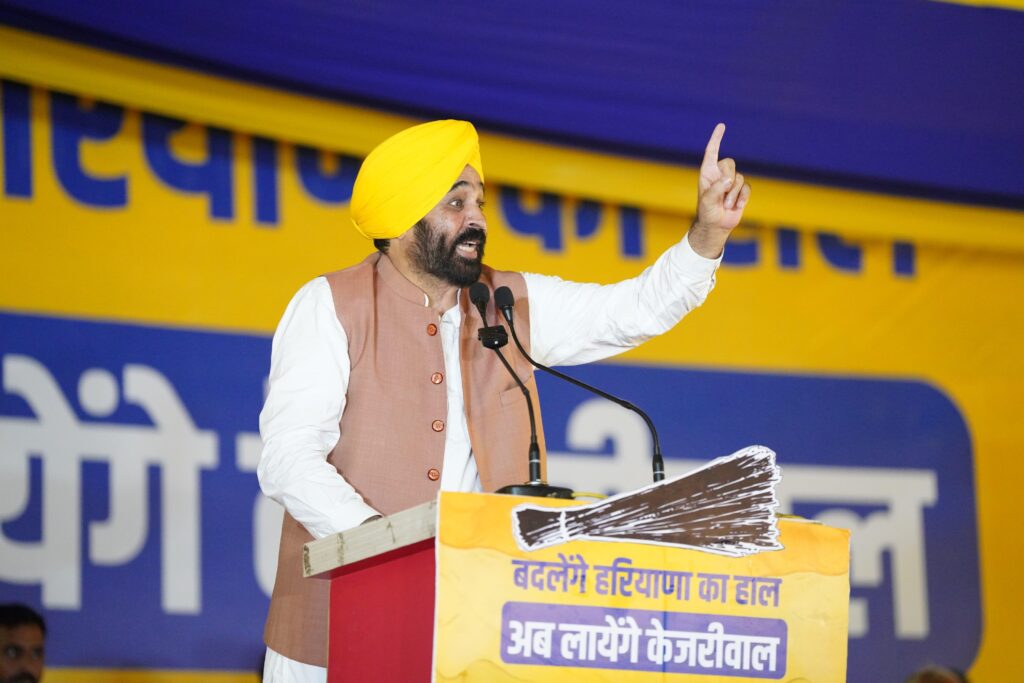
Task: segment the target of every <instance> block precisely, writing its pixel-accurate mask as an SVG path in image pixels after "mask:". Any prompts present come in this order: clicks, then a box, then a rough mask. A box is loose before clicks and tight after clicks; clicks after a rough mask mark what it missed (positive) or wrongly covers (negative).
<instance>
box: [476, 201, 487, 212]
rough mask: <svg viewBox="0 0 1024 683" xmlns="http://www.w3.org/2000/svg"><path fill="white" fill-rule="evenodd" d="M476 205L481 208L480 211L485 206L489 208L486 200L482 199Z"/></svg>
mask: <svg viewBox="0 0 1024 683" xmlns="http://www.w3.org/2000/svg"><path fill="white" fill-rule="evenodd" d="M476 205H477V206H479V207H480V209H481V210H482V209H483V208H484V207H485V206H487V202H485V201H484V200H482V199H481V200H480V201H478V202H477V203H476Z"/></svg>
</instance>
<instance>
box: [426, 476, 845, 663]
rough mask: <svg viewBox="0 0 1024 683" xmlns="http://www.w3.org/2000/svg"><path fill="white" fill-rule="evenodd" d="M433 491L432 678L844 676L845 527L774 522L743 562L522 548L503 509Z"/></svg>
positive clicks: (661, 550)
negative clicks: (775, 531) (770, 533)
mask: <svg viewBox="0 0 1024 683" xmlns="http://www.w3.org/2000/svg"><path fill="white" fill-rule="evenodd" d="M526 502H528V503H530V504H531V505H542V506H550V507H551V508H559V507H564V506H567V505H569V506H571V505H574V504H575V503H573V502H570V501H557V500H544V499H526V498H519V497H515V496H499V495H483V494H466V493H442V494H441V499H440V512H439V515H440V520H439V524H438V536H437V584H438V585H437V612H436V622H435V640H434V642H435V645H434V647H435V652H434V680H435V681H438V682H442V681H462V682H473V681H480V682H481V683H483V682H486V683H500V682H501V681H517V682H521V681H536V682H539V683H543V682H547V681H551V682H555V681H557V682H558V683H562V682H564V681H567V680H572V681H584V682H585V681H610V680H615V681H624V682H629V681H644V682H652V681H687V680H694V681H697V680H699V681H702V682H704V683H717V682H725V681H731V682H734V681H750V680H764V679H767V680H783V681H805V680H806V681H814V682H815V683H837V682H840V681H845V680H846V638H847V609H848V600H849V532H848V531H846V530H843V529H834V528H831V527H827V526H824V525H821V524H818V523H813V522H807V521H804V520H800V519H780V520H779V523H778V526H779V540H780V541H781V543H782V545H783V546H784V548H783V549H782V550H778V551H771V552H763V553H759V554H755V555H751V556H748V557H742V558H733V557H723V556H721V555H716V554H711V553H707V552H701V551H696V550H687V549H682V548H674V547H666V546H660V545H646V544H640V543H632V542H621V541H618V542H614V543H611V542H605V541H592V540H575V541H569V542H566V543H562V544H559V545H554V546H550V547H545V548H543V549H539V550H534V551H524V550H521V549H520V547H519V545H517V543H516V540H515V537H514V534H513V523H512V515H513V510H514V508H516V507H517V506H519V505H522V504H523V503H526Z"/></svg>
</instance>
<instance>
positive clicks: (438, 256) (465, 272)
mask: <svg viewBox="0 0 1024 683" xmlns="http://www.w3.org/2000/svg"><path fill="white" fill-rule="evenodd" d="M413 231H414V233H413V234H414V237H415V238H416V241H415V242H414V244H413V248H412V250H411V252H410V258H411V259H412V263H413V265H414V266H415V267H416V268H418V269H419V270H420V271H421V272H423V273H426V274H428V275H432V276H434V277H436V278H438V279H439V280H443V281H444V282H447V283H449V284H452V285H455V286H456V287H469V286H470V285H471V284H473V283H474V282H476V281H477V280H479V279H480V271H481V269H482V267H483V258H484V243H485V242H487V233H485V232H484V231H483V230H481V229H480V228H466V229H465V230H463V231H462V232H461V233H459V234H458V235H457V236H456V237H454V238H453V239H452V240H451V241H450V242H446V241H445V239H444V234H442V233H441V231H439V230H436V229H434V227H433V226H431V225H430V224H429V223H427V221H426V219H424V220H421V221H419V222H418V223H417V224H416V225H415V226H413ZM466 242H476V258H472V259H469V258H466V257H465V256H462V255H461V254H459V253H458V252H457V251H456V250H457V249H458V246H459V245H460V244H464V243H466Z"/></svg>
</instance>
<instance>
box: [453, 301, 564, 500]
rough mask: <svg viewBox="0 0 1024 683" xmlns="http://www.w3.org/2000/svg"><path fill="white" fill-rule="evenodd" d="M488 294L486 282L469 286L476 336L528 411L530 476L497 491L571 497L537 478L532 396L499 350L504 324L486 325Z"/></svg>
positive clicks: (537, 449)
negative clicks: (511, 381) (475, 314)
mask: <svg viewBox="0 0 1024 683" xmlns="http://www.w3.org/2000/svg"><path fill="white" fill-rule="evenodd" d="M490 298H491V292H490V290H489V289H487V285H485V284H484V283H482V282H476V283H474V284H473V285H472V286H470V288H469V300H470V301H471V302H472V303H473V305H474V306H476V310H477V311H479V312H480V319H481V320H482V321H483V323H484V326H483V327H481V328H480V329H479V330H478V331H477V339H479V340H480V343H481V344H483V345H484V347H485V348H488V349H491V350H492V351H494V353H496V354H498V358H499V359H500V360H501V364H502V365H504V366H505V369H506V370H508V374H510V375H512V379H514V380H515V382H516V385H517V386H518V387H519V391H521V392H523V396H524V397H525V398H526V410H527V411H528V413H529V415H530V448H529V451H528V454H527V457H528V461H529V468H530V480H529V481H528V482H526V483H525V484H511V485H509V486H503V487H502V488H500V489H498V493H506V494H511V495H513V496H537V497H541V498H572V490H571V489H567V488H563V487H561V486H549V485H548V483H547V482H546V481H544V480H543V479H542V478H541V474H540V446H539V445H538V443H537V419H536V417H535V416H534V412H533V400H532V399H531V398H530V391H529V389H527V388H526V385H525V384H523V381H522V380H521V379H519V375H518V374H516V371H515V370H514V369H513V368H512V366H511V365H510V364H509V362H508V360H507V359H506V358H505V356H504V355H503V354H502V353H501V347H503V346H505V345H506V344H508V333H507V332H506V331H505V328H504V327H502V326H501V325H493V326H488V325H487V315H486V312H487V302H488V301H489V300H490Z"/></svg>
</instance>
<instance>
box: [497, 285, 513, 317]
mask: <svg viewBox="0 0 1024 683" xmlns="http://www.w3.org/2000/svg"><path fill="white" fill-rule="evenodd" d="M494 305H495V306H497V308H498V310H499V311H501V314H502V315H503V316H505V320H508V321H509V322H512V307H513V306H515V305H516V298H515V296H513V295H512V290H511V289H509V288H508V287H504V286H503V287H498V288H497V289H496V290H494Z"/></svg>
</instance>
